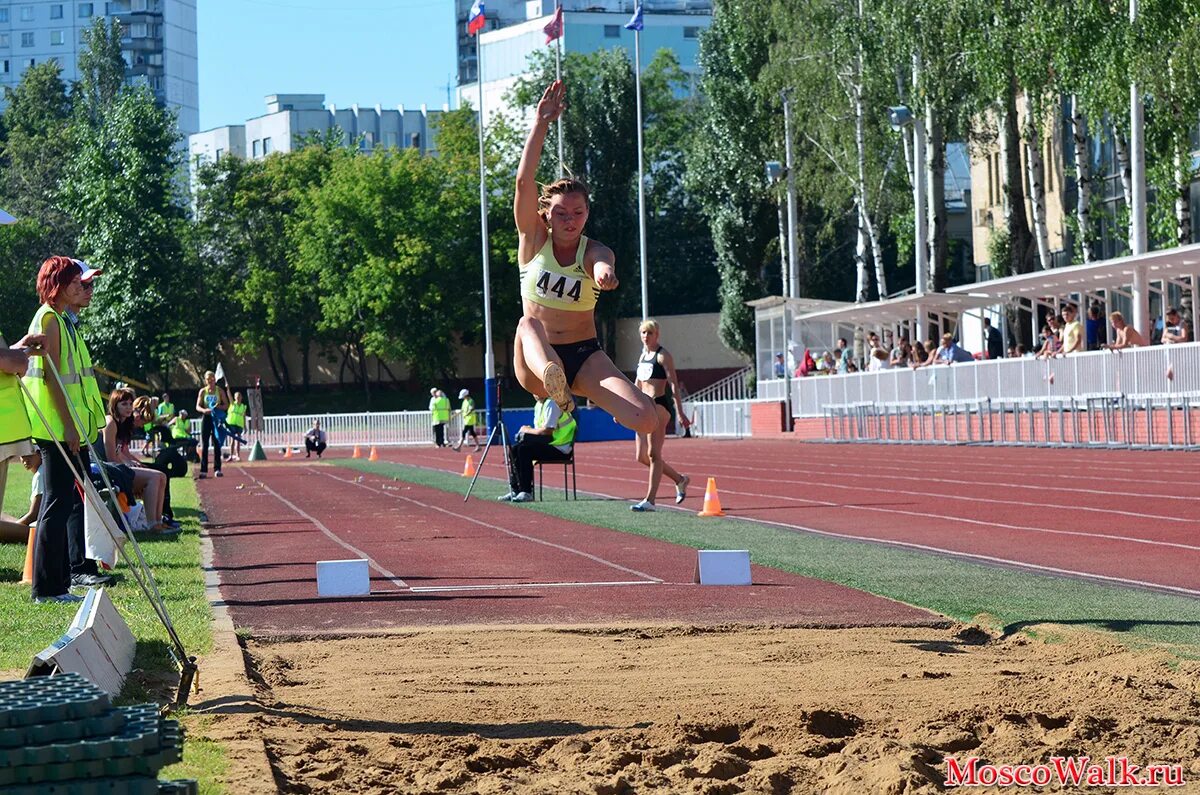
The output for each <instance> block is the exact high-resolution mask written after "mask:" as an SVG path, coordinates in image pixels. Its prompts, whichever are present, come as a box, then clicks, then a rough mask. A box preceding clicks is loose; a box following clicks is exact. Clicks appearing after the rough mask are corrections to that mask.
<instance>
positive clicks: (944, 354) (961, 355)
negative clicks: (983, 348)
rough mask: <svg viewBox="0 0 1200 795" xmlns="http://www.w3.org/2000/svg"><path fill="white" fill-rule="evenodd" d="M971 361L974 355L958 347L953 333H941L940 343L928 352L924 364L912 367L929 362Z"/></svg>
mask: <svg viewBox="0 0 1200 795" xmlns="http://www.w3.org/2000/svg"><path fill="white" fill-rule="evenodd" d="M973 361H975V357H974V356H972V355H971V352H970V351H968V350H965V349H964V348H962V347H960V346H959V344H958V343H957V342H955V341H954V335H953V334H943V335H942V344H941V345H939V346H938V348H937V350H935V351H934V352H933V353H931V354H929V357H928V358H927V359H926V360H925V363H924V364H914V365H913V369H914V370H915V369H917V368H918V367H928V366H929V365H931V364H935V365H936V364H954V363H955V362H973Z"/></svg>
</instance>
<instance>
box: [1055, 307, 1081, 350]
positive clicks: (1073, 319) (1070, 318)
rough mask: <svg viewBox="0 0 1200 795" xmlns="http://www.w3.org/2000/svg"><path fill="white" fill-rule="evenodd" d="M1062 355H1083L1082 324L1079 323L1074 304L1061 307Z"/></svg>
mask: <svg viewBox="0 0 1200 795" xmlns="http://www.w3.org/2000/svg"><path fill="white" fill-rule="evenodd" d="M1062 314H1063V327H1062V331H1061V334H1062V349H1061V351H1060V353H1061V354H1062V355H1064V356H1065V355H1067V354H1072V353H1083V351H1084V347H1083V324H1082V323H1080V322H1079V318H1078V316H1077V312H1076V309H1075V305H1074V304H1067V305H1066V306H1064V307H1063V310H1062Z"/></svg>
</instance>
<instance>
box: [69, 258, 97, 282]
mask: <svg viewBox="0 0 1200 795" xmlns="http://www.w3.org/2000/svg"><path fill="white" fill-rule="evenodd" d="M71 261H72V262H74V263H75V264H76V265H78V266H79V280H80V281H84V282H90V281H91V280H92V278H93V277H95V276H99V275H100V274H101V273H104V270H103V269H102V268H94V267H92V266H91V265H89V264H87V263H86V262H84V261H83V260H81V259H73V260H71Z"/></svg>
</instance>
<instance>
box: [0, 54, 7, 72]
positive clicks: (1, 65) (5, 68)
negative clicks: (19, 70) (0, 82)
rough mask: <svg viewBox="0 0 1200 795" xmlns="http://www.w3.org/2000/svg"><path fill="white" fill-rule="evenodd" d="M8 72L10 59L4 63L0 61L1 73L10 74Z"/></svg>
mask: <svg viewBox="0 0 1200 795" xmlns="http://www.w3.org/2000/svg"><path fill="white" fill-rule="evenodd" d="M8 71H9V69H8V59H7V58H5V59H4V60H3V61H0V73H3V74H8Z"/></svg>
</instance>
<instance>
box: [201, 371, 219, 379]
mask: <svg viewBox="0 0 1200 795" xmlns="http://www.w3.org/2000/svg"><path fill="white" fill-rule="evenodd" d="M210 375H211V376H212V377H213V378H216V377H217V374H216V373H214V372H213V371H212V370H205V371H204V380H205V381H207V380H208V377H209V376H210Z"/></svg>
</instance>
